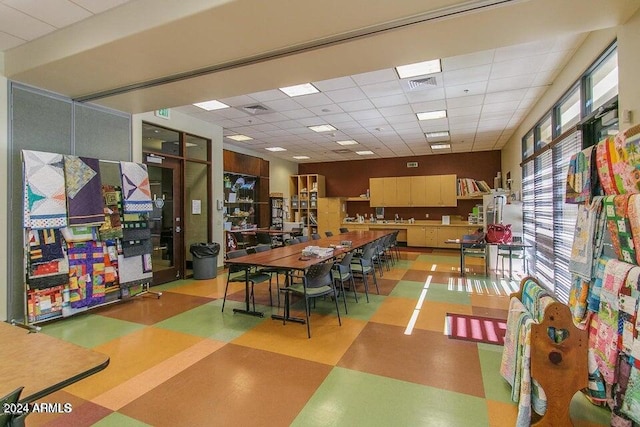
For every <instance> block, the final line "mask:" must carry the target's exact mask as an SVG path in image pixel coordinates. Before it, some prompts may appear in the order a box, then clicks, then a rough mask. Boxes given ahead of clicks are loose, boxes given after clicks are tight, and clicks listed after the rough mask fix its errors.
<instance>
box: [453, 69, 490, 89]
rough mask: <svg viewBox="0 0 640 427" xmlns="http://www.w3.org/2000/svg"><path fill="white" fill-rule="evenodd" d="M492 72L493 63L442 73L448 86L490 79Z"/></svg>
mask: <svg viewBox="0 0 640 427" xmlns="http://www.w3.org/2000/svg"><path fill="white" fill-rule="evenodd" d="M490 73H492V71H491V65H479V66H477V67H471V68H461V69H458V70H453V71H443V73H442V75H443V79H444V84H445V85H446V86H456V85H466V84H469V83H475V82H483V81H486V80H489V74H490Z"/></svg>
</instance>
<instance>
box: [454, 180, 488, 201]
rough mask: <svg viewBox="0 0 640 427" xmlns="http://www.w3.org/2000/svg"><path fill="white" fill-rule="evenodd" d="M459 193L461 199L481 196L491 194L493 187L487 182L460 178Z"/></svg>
mask: <svg viewBox="0 0 640 427" xmlns="http://www.w3.org/2000/svg"><path fill="white" fill-rule="evenodd" d="M457 192H458V196H459V197H470V196H479V195H482V194H487V193H490V192H491V187H489V184H487V182H486V181H482V180H476V179H473V178H458V189H457Z"/></svg>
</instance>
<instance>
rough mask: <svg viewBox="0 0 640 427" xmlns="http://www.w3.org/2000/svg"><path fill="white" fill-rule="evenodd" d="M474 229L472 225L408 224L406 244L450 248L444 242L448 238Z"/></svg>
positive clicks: (469, 232)
mask: <svg viewBox="0 0 640 427" xmlns="http://www.w3.org/2000/svg"><path fill="white" fill-rule="evenodd" d="M473 231H475V229H474V228H473V227H471V228H469V227H456V226H435V225H424V226H410V227H407V246H414V247H427V248H452V247H453V246H452V245H451V244H447V243H445V241H447V240H449V239H460V238H462V236H463V235H465V234H471V233H473Z"/></svg>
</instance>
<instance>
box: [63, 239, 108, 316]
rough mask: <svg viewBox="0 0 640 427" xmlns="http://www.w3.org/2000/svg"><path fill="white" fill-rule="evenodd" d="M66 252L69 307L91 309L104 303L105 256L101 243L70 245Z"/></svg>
mask: <svg viewBox="0 0 640 427" xmlns="http://www.w3.org/2000/svg"><path fill="white" fill-rule="evenodd" d="M68 251H69V302H70V305H71V307H72V308H80V307H91V306H93V305H96V304H100V303H102V302H104V296H105V260H104V258H105V254H104V248H103V245H102V243H100V242H84V243H70V244H69V249H68Z"/></svg>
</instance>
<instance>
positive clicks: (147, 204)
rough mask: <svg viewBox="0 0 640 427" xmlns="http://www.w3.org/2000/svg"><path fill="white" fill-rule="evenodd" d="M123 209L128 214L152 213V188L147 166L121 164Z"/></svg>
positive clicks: (131, 163)
mask: <svg viewBox="0 0 640 427" xmlns="http://www.w3.org/2000/svg"><path fill="white" fill-rule="evenodd" d="M120 173H121V176H122V198H123V208H124V211H125V212H126V213H136V212H151V211H152V210H153V204H152V201H151V188H150V186H149V174H148V172H147V165H145V164H142V163H133V162H120Z"/></svg>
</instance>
